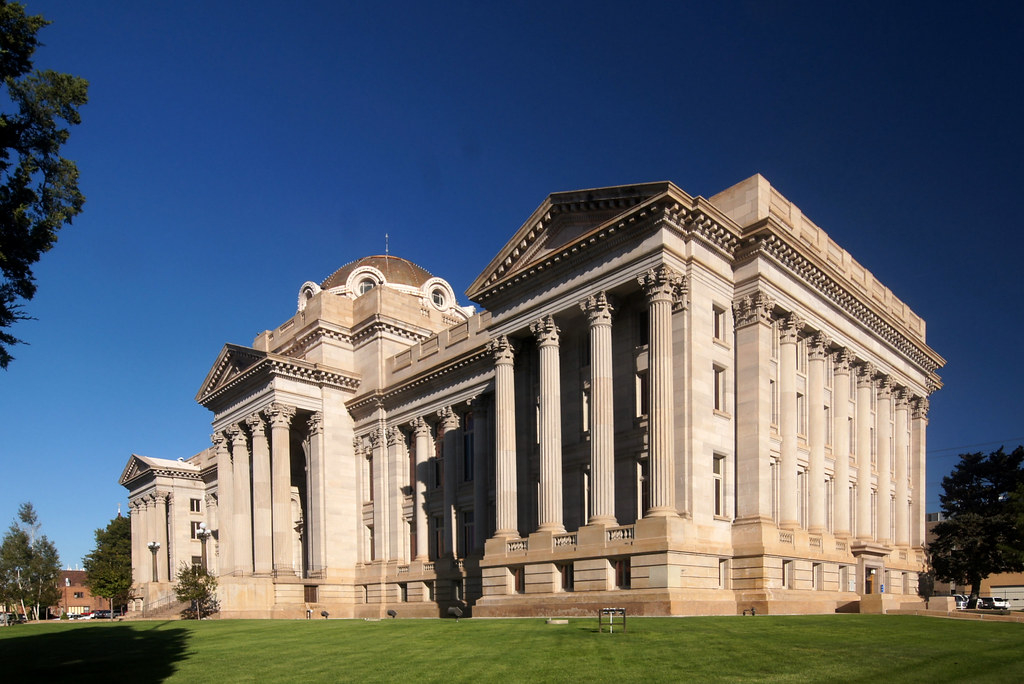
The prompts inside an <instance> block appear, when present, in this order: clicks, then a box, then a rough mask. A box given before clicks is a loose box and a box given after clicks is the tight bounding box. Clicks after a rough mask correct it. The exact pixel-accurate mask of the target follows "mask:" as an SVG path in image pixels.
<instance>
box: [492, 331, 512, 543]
mask: <svg viewBox="0 0 1024 684" xmlns="http://www.w3.org/2000/svg"><path fill="white" fill-rule="evenodd" d="M487 349H488V351H490V353H491V354H493V355H494V397H495V400H494V404H495V412H494V428H495V429H494V432H495V443H494V470H495V473H494V498H495V502H494V503H495V527H496V528H497V529H496V530H495V531H494V536H495V537H518V536H519V515H518V505H519V504H518V500H517V499H518V494H517V487H516V399H515V377H514V374H513V358H514V350H513V348H512V343H511V342H509V340H508V338H507V337H505V336H504V335H499V336H498V337H496V338H494V339H493V340H491V341H490V342H489V343H488V344H487Z"/></svg>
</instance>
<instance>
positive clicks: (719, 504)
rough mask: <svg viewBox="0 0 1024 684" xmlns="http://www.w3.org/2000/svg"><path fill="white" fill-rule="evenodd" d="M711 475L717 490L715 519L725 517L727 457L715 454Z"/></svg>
mask: <svg viewBox="0 0 1024 684" xmlns="http://www.w3.org/2000/svg"><path fill="white" fill-rule="evenodd" d="M711 473H712V478H713V482H714V489H715V499H714V506H715V509H714V510H715V517H719V518H720V517H724V516H725V456H724V455H722V454H715V455H714V456H713V457H712V463H711Z"/></svg>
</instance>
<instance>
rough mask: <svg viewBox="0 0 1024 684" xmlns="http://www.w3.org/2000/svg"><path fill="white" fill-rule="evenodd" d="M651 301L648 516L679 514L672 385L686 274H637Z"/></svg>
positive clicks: (661, 269)
mask: <svg viewBox="0 0 1024 684" xmlns="http://www.w3.org/2000/svg"><path fill="white" fill-rule="evenodd" d="M637 282H639V283H640V287H642V288H643V290H644V294H645V295H646V297H647V305H648V326H649V331H648V349H647V359H648V371H647V372H648V380H649V381H648V387H649V392H650V395H649V401H648V410H649V411H650V414H649V423H648V464H649V475H650V477H649V478H648V480H649V482H650V484H649V487H650V489H649V492H650V505H651V507H650V508H649V509H648V510H647V511H646V513H645V514H644V515H646V516H660V517H668V516H673V517H674V516H677V515H679V511H678V510H677V509H676V486H675V485H676V482H675V480H676V476H675V472H676V464H675V449H674V442H673V440H674V438H675V420H674V418H673V410H674V402H673V399H674V397H673V387H672V352H673V350H672V305H673V303H674V301H675V299H676V297H677V296H678V295H679V293H680V292H681V291H682V290H683V287H684V280H683V276H681V275H680V274H679V273H677V272H676V271H674V270H673V269H671V268H669V267H667V266H665V265H664V264H662V265H660V266H657V267H656V268H652V269H651V270H649V271H647V272H646V273H644V274H642V275H640V276H639V277H638V278H637Z"/></svg>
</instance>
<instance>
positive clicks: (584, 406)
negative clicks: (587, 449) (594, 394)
mask: <svg viewBox="0 0 1024 684" xmlns="http://www.w3.org/2000/svg"><path fill="white" fill-rule="evenodd" d="M580 407H581V410H580V417H581V418H582V422H583V434H587V433H588V432H590V383H589V382H587V381H584V382H583V391H582V392H580Z"/></svg>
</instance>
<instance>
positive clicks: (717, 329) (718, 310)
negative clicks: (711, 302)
mask: <svg viewBox="0 0 1024 684" xmlns="http://www.w3.org/2000/svg"><path fill="white" fill-rule="evenodd" d="M711 325H712V330H713V331H714V336H715V339H716V340H723V341H724V340H725V309H723V308H722V307H720V306H717V305H715V306H712V307H711Z"/></svg>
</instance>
